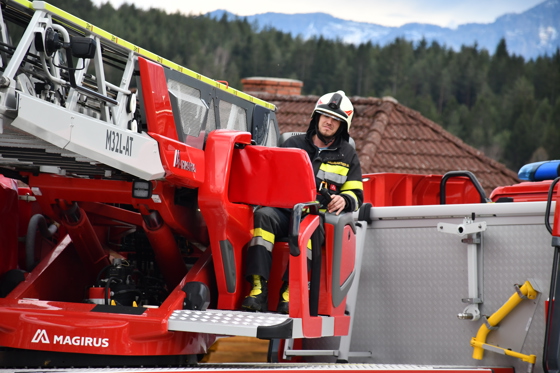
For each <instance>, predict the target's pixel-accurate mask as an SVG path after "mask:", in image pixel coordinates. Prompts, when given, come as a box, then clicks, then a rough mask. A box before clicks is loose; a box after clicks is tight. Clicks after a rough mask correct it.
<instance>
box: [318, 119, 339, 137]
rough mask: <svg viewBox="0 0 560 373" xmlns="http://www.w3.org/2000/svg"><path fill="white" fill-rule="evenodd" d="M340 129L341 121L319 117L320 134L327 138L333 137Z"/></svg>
mask: <svg viewBox="0 0 560 373" xmlns="http://www.w3.org/2000/svg"><path fill="white" fill-rule="evenodd" d="M338 127H340V121H339V120H336V119H334V118H331V117H327V116H326V115H322V114H321V115H320V116H319V125H318V128H319V132H320V133H321V135H323V136H324V137H326V138H329V137H333V136H334V134H335V133H336V131H338Z"/></svg>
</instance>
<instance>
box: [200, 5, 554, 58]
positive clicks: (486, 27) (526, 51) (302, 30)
mask: <svg viewBox="0 0 560 373" xmlns="http://www.w3.org/2000/svg"><path fill="white" fill-rule="evenodd" d="M224 14H227V15H228V17H229V18H234V17H237V16H236V15H234V14H232V13H229V12H226V11H224V10H216V11H214V12H211V13H208V15H209V16H210V17H212V18H221V17H222V16H223V15H224ZM246 18H247V20H248V21H249V22H250V23H256V24H257V25H258V28H259V29H260V28H263V27H273V28H275V29H277V30H280V31H283V32H286V33H290V34H292V35H293V36H297V35H299V36H301V37H303V38H310V37H315V36H316V37H319V36H322V37H323V38H327V39H339V40H342V41H344V42H347V43H353V44H360V43H367V42H368V41H371V42H372V43H373V44H379V45H381V46H383V45H385V44H387V43H391V42H392V41H393V40H395V38H397V37H401V38H404V39H406V40H409V41H414V42H418V41H420V40H422V38H424V39H426V40H427V41H428V43H430V42H431V41H437V42H438V43H439V44H441V45H445V46H447V47H450V48H453V49H454V50H459V49H460V48H461V46H462V45H468V46H472V45H474V44H475V43H476V44H477V45H478V47H479V48H484V49H487V50H488V51H489V52H490V53H494V51H495V49H496V46H497V45H498V42H499V41H500V39H501V38H505V39H506V44H507V48H508V52H509V53H510V54H516V55H521V56H523V57H525V58H526V59H530V58H536V57H538V56H542V55H548V56H551V55H553V54H554V53H556V50H557V49H558V48H560V0H546V1H544V2H542V3H541V4H539V5H536V6H535V7H533V8H531V9H529V10H527V11H525V12H523V13H520V14H514V13H511V14H506V15H503V16H501V17H498V18H497V19H496V21H494V22H493V23H489V24H482V23H468V24H464V25H460V26H458V27H457V28H456V29H450V28H446V27H440V26H435V25H429V24H421V23H408V24H406V25H403V26H400V27H386V26H380V25H376V24H373V23H364V22H354V21H347V20H343V19H339V18H335V17H333V16H331V15H328V14H325V13H307V14H283V13H263V14H255V15H252V16H247V17H246Z"/></svg>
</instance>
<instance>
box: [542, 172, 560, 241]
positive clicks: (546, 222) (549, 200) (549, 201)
mask: <svg viewBox="0 0 560 373" xmlns="http://www.w3.org/2000/svg"><path fill="white" fill-rule="evenodd" d="M558 181H560V177H557V178H556V179H554V181H553V182H552V184H550V188H548V197H547V199H546V212H545V213H544V225H545V226H546V229H548V233H550V234H552V227H551V226H550V221H549V219H550V205H551V204H552V192H553V191H554V187H555V186H556V183H557V182H558ZM556 208H560V206H556Z"/></svg>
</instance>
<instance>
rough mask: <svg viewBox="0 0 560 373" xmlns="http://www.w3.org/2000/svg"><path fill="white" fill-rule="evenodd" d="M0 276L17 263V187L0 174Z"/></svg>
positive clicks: (13, 182) (15, 266) (12, 181)
mask: <svg viewBox="0 0 560 373" xmlns="http://www.w3.org/2000/svg"><path fill="white" fill-rule="evenodd" d="M0 227H2V229H0V242H1V243H2V245H1V247H2V260H0V276H2V275H3V274H4V273H6V272H7V271H9V270H10V269H15V268H17V264H18V189H17V184H16V182H15V180H12V179H8V178H6V177H4V176H3V175H0Z"/></svg>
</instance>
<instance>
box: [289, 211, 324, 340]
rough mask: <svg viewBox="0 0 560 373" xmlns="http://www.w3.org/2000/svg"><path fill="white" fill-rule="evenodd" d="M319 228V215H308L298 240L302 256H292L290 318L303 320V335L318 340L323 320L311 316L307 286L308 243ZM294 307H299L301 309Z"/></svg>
mask: <svg viewBox="0 0 560 373" xmlns="http://www.w3.org/2000/svg"><path fill="white" fill-rule="evenodd" d="M318 226H319V216H317V215H307V216H306V217H305V218H304V219H303V221H302V222H301V225H300V232H299V239H298V246H299V247H300V251H301V252H300V255H298V256H290V317H292V318H300V319H302V329H303V335H304V336H305V337H306V338H316V337H320V336H321V334H322V319H321V318H320V317H317V316H311V315H310V311H309V289H308V285H307V284H308V275H307V255H306V254H307V242H309V240H310V239H311V235H312V234H313V232H314V231H315V229H317V227H318ZM294 305H299V307H295V306H294Z"/></svg>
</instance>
